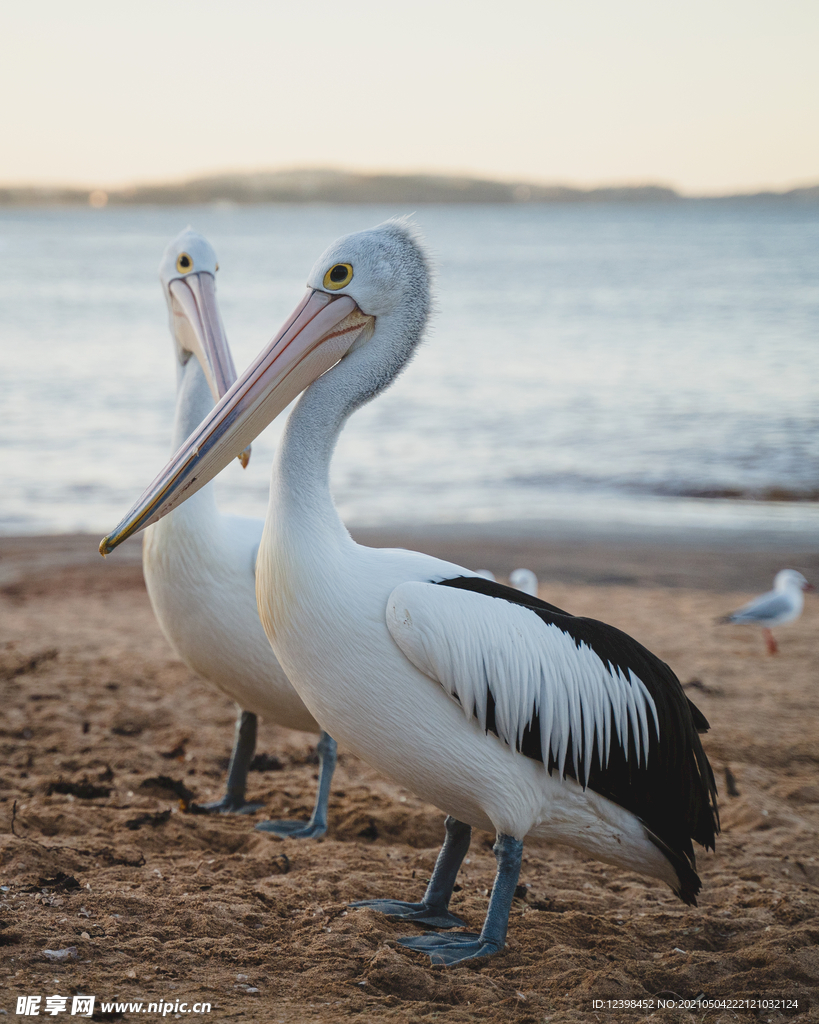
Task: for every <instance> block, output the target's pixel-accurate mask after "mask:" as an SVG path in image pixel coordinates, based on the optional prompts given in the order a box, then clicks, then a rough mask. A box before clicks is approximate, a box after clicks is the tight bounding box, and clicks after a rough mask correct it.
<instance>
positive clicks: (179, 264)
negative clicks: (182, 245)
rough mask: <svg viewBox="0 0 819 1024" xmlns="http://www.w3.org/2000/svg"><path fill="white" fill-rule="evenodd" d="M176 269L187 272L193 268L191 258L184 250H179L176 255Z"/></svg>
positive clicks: (183, 272) (181, 272)
mask: <svg viewBox="0 0 819 1024" xmlns="http://www.w3.org/2000/svg"><path fill="white" fill-rule="evenodd" d="M176 269H177V270H178V271H179V273H180V274H189V273H190V272H191V271H192V270H193V260H192V259H191V258H190V256H188V254H187V253H186V252H180V254H179V255H178V256H177V258H176Z"/></svg>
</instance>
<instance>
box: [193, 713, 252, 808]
mask: <svg viewBox="0 0 819 1024" xmlns="http://www.w3.org/2000/svg"><path fill="white" fill-rule="evenodd" d="M256 721H257V720H256V716H255V715H254V714H253V712H252V711H239V716H238V718H237V719H236V738H235V740H234V742H233V753H232V754H231V755H230V767H229V768H228V777H227V792H226V793H225V795H224V796H223V797H222V799H221V800H216V801H214V802H213V803H210V804H198V805H197V809H198V810H200V811H210V812H211V813H216V814H252V813H253V812H254V811H259V810H261V809H262V807H263V806H264V804H246V803H245V790H246V788H247V772H248V769H249V768H250V762H251V761H252V760H253V753H254V751H255V750H256Z"/></svg>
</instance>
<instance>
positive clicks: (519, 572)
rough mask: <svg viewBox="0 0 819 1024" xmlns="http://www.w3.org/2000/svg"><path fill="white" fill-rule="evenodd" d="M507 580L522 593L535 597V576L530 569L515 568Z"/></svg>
mask: <svg viewBox="0 0 819 1024" xmlns="http://www.w3.org/2000/svg"><path fill="white" fill-rule="evenodd" d="M509 582H510V583H511V584H512V586H513V587H514V588H515V590H519V591H520V592H521V593H522V594H528V595H529V597H537V576H535V574H534V573H533V572H532V570H531V569H515V571H514V572H513V573H512V574H511V575H510V577H509Z"/></svg>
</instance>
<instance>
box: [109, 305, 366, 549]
mask: <svg viewBox="0 0 819 1024" xmlns="http://www.w3.org/2000/svg"><path fill="white" fill-rule="evenodd" d="M372 323H373V317H371V316H367V315H366V314H364V313H362V312H361V310H360V309H359V308H358V306H357V305H356V304H355V302H354V301H353V300H352V299H351V298H350V297H349V296H347V295H341V296H332V295H327V294H325V293H324V292H317V291H312V290H309V291H308V292H307V294H306V295H305V297H304V298H303V299H302V301H301V303H299V305H298V306H297V307H296V309H295V310H294V312H293V313H292V314H291V316H290V318H289V319H288V320H287V322H286V323H285V324H284V326H283V327H282V329H281V330H280V331H279V333H278V334H277V335H276V337H275V338H274V339H273V340H272V341H271V342H270V344H269V345H268V346H267V347H266V348H264V349H263V350H262V352H261V353H260V354H259V355H258V356H257V357H256V359H255V360H254V361H253V362H252V363H251V364H250V366H249V367H248V368H247V369H246V370H245V372H244V373H243V374H242V376H241V377H240V378H239V380H238V381H236V383H235V384H234V385H233V387H232V388H231V389H230V390H229V391H228V393H227V394H226V395H225V396H224V398H223V399H222V400H221V401H220V402H219V404H218V405H217V406H216V407H215V408H214V409H213V411H212V412H211V413H210V414H209V415H208V416H207V417H206V418H205V419H204V420H203V421H202V423H200V424H199V426H198V427H197V428H196V430H195V431H194V432H193V433H192V434H191V436H190V437H189V438H188V440H187V441H186V442H185V443H184V444H183V445H182V447H181V448H180V449H179V451H178V452H177V453H176V455H174V456H173V458H172V459H171V461H170V462H169V463H168V465H167V466H166V467H165V469H163V470H162V472H161V473H160V474H159V476H158V477H157V478H156V480H154V482H153V483H152V484H151V486H150V487H149V488H148V490H147V491H145V493H144V494H143V495H142V497H141V498H140V499H139V501H138V502H137V503H136V505H134V507H133V508H132V509H131V511H130V512H129V513H128V515H127V516H126V517H125V518H124V519H123V520H122V522H121V523H120V524H119V526H117V528H116V529H115V530H114V531H113V532H112V533H110V534H109V535H108V536H107V537H103V539H102V541H101V543H100V553H101V554H102V555H106V554H108V553H109V552H110V551H113V550H114V548H115V547H117V545H118V544H121V543H122V542H123V541H124V540H125V539H126V538H128V537H130V536H131V534H133V533H137V532H138V531H139V530H142V529H144V528H145V527H146V526H150V524H151V523H155V522H156V521H157V520H158V519H161V518H162V517H163V516H165V515H167V514H168V512H171V511H172V510H173V509H174V508H176V506H177V505H181V504H182V502H183V501H185V499H186V498H189V497H190V496H191V495H192V494H195V493H196V491H198V490H199V488H200V487H204V486H205V484H206V483H208V482H209V481H211V480H212V479H213V478H214V477H215V476H216V475H217V473H219V472H221V471H222V470H223V469H224V468H225V466H227V464H228V463H229V462H230V461H231V459H233V458H234V457H235V456H236V454H237V452H240V451H242V449H243V448H244V447H245V446H246V445H247V444H249V442H250V441H252V440H253V438H254V437H256V436H257V435H258V434H260V433H261V432H262V430H264V428H265V427H266V426H267V425H268V424H269V423H271V422H272V421H273V420H274V419H275V418H276V416H278V414H279V413H280V412H282V410H283V409H285V408H286V407H287V406H288V405H289V404H290V402H292V401H293V399H294V398H295V397H296V396H297V395H299V394H300V393H301V392H302V391H304V389H305V388H306V387H307V386H308V385H309V384H312V382H313V381H314V380H315V379H316V378H317V377H320V376H321V374H323V373H324V372H325V371H326V370H329V369H330V367H331V366H334V365H335V364H336V363H337V362H338V361H339V359H341V358H342V356H344V355H345V354H346V353H347V352H348V351H349V350H350V349H351V348H352V346H353V344H354V343H355V341H356V340H357V339H358V338H359V337H360V336H361V334H362V332H363V331H364V330H365V329H367V328H368V327H370V326H371V325H372Z"/></svg>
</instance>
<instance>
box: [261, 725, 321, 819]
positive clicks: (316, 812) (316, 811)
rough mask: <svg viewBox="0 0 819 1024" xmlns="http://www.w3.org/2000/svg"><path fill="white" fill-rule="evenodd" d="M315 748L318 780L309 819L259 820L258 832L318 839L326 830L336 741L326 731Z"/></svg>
mask: <svg viewBox="0 0 819 1024" xmlns="http://www.w3.org/2000/svg"><path fill="white" fill-rule="evenodd" d="M316 750H317V752H318V756H319V782H318V792H317V793H316V805H315V807H314V808H313V814H312V816H311V817H310V820H309V821H297V820H288V819H286V818H280V819H277V820H274V821H261V822H259V824H258V825H257V826H256V829H257V831H259V832H272V833H273V835H276V836H280V837H281V838H282V839H319V838H320V837H321V836H323V835H324V834H325V832H326V831H327V804H328V802H329V800H330V784H331V782H332V781H333V772H334V771H335V770H336V741H335V740H334V739H333V737H332V736H329V735H328V734H327V733H326V732H322V734H321V736H320V737H319V741H318V744H317V746H316Z"/></svg>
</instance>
